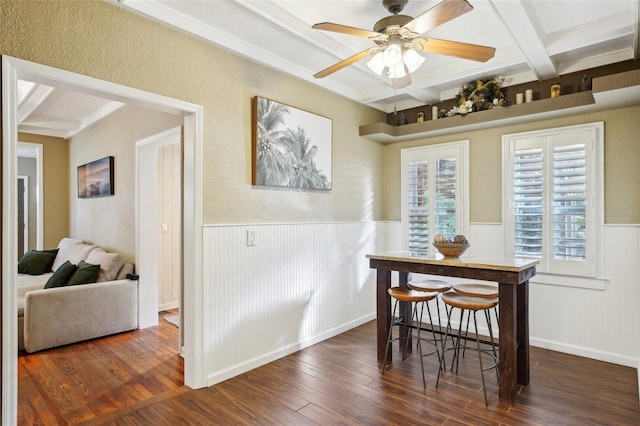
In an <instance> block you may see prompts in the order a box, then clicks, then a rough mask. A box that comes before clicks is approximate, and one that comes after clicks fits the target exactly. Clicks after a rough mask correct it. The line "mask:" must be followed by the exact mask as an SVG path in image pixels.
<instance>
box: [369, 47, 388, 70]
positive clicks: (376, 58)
mask: <svg viewBox="0 0 640 426" xmlns="http://www.w3.org/2000/svg"><path fill="white" fill-rule="evenodd" d="M367 66H368V67H369V69H370V70H371V71H373V72H374V73H375V74H378V75H382V72H383V71H384V68H385V65H384V61H383V60H382V52H378V53H376V54H375V55H373V56H372V57H371V59H370V60H369V61H367Z"/></svg>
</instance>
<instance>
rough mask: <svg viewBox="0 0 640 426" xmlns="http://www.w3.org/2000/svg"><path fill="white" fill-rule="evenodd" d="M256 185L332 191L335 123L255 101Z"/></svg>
mask: <svg viewBox="0 0 640 426" xmlns="http://www.w3.org/2000/svg"><path fill="white" fill-rule="evenodd" d="M252 109H253V119H252V148H253V155H252V181H251V183H252V184H253V185H264V186H277V187H286V188H300V189H317V190H330V189H331V169H332V164H331V160H332V159H331V156H332V143H333V129H332V126H333V121H332V120H331V119H330V118H327V117H323V116H321V115H317V114H313V113H310V112H308V111H304V110H301V109H298V108H294V107H292V106H289V105H285V104H282V103H280V102H276V101H273V100H271V99H267V98H263V97H260V96H254V97H253V108H252Z"/></svg>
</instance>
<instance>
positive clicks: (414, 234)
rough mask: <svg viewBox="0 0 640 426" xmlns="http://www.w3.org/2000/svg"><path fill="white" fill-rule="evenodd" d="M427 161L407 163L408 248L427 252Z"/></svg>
mask: <svg viewBox="0 0 640 426" xmlns="http://www.w3.org/2000/svg"><path fill="white" fill-rule="evenodd" d="M428 176H429V162H428V161H416V162H411V163H409V176H408V191H409V192H408V194H409V195H408V200H407V204H408V209H409V225H408V226H409V232H408V241H409V250H411V251H420V252H427V251H428V250H429V203H428V199H429V178H428Z"/></svg>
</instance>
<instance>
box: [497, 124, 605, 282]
mask: <svg viewBox="0 0 640 426" xmlns="http://www.w3.org/2000/svg"><path fill="white" fill-rule="evenodd" d="M603 134H604V125H603V123H591V124H585V125H579V126H570V127H565V128H560V129H550V130H544V131H536V132H528V133H521V134H514V135H506V136H504V137H503V152H504V155H505V158H504V176H505V177H506V181H505V185H504V187H505V193H504V194H503V200H504V206H505V207H504V217H505V225H506V229H505V235H506V247H507V254H508V255H513V256H516V257H532V258H537V259H540V264H539V267H538V271H539V272H548V273H554V274H571V275H584V276H592V277H597V276H598V275H599V274H601V273H602V262H601V260H600V259H602V256H601V255H600V253H599V251H600V250H601V247H602V244H601V241H602V233H603V228H604V219H603V216H604V214H603V213H604V200H603V174H604V167H603V159H602V152H603Z"/></svg>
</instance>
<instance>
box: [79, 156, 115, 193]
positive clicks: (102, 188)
mask: <svg viewBox="0 0 640 426" xmlns="http://www.w3.org/2000/svg"><path fill="white" fill-rule="evenodd" d="M113 163H114V161H113V157H104V158H101V159H99V160H96V161H92V162H90V163H87V164H83V165H81V166H78V198H93V197H106V196H109V195H114V187H113V180H114V179H113V177H114V173H113Z"/></svg>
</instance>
